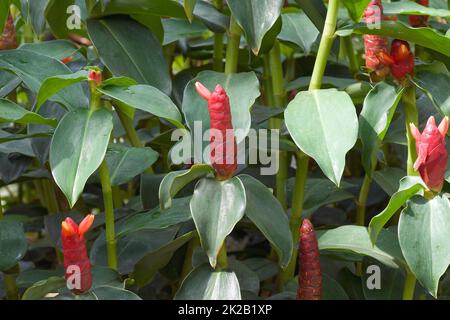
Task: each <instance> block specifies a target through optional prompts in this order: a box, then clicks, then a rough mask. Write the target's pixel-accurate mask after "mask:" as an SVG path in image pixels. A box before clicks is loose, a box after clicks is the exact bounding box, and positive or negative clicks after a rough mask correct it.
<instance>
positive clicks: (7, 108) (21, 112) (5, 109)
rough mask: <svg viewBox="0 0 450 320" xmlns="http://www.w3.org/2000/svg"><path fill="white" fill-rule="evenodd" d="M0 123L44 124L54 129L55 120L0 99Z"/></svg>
mask: <svg viewBox="0 0 450 320" xmlns="http://www.w3.org/2000/svg"><path fill="white" fill-rule="evenodd" d="M0 122H15V123H21V124H29V123H35V124H45V125H49V126H52V127H56V125H57V121H56V119H47V118H44V117H42V116H41V115H40V114H37V113H34V112H31V111H28V110H27V109H24V108H22V107H21V106H19V105H18V104H15V103H14V102H12V101H9V100H6V99H0Z"/></svg>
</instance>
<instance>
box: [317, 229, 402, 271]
mask: <svg viewBox="0 0 450 320" xmlns="http://www.w3.org/2000/svg"><path fill="white" fill-rule="evenodd" d="M317 238H318V241H319V250H322V251H337V252H349V253H356V254H359V255H365V256H369V257H372V258H374V259H377V260H378V261H380V262H381V263H383V264H385V265H387V266H390V267H392V268H397V267H398V266H404V265H405V261H404V259H403V256H402V252H401V250H400V246H399V244H398V240H397V236H396V234H395V233H394V232H391V231H388V230H382V231H381V233H380V235H379V238H378V242H377V244H376V245H375V246H374V245H372V242H371V241H370V238H369V233H368V232H367V228H365V227H361V226H352V225H348V226H342V227H338V228H336V229H331V230H326V231H321V230H319V231H317Z"/></svg>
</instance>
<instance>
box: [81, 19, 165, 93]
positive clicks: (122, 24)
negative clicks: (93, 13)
mask: <svg viewBox="0 0 450 320" xmlns="http://www.w3.org/2000/svg"><path fill="white" fill-rule="evenodd" d="M87 26H88V31H89V35H90V37H91V39H92V42H93V43H94V46H95V47H96V48H97V50H98V52H99V54H100V57H101V59H102V61H103V62H104V63H105V65H106V66H107V67H108V69H110V70H111V72H112V73H113V74H114V76H127V77H130V78H132V79H134V80H136V81H137V82H138V83H141V84H148V85H151V86H154V87H156V88H158V89H159V90H161V91H162V92H164V93H165V94H170V93H171V91H172V83H171V79H170V76H169V67H168V66H167V62H166V60H165V59H164V56H163V52H162V47H161V44H160V43H159V41H158V39H157V38H156V37H155V36H154V35H153V33H152V32H151V31H150V30H149V29H147V28H145V27H144V26H143V25H141V24H139V23H138V22H136V21H134V20H132V19H130V18H126V17H124V16H118V17H109V18H104V19H101V20H92V19H89V20H88V21H87Z"/></svg>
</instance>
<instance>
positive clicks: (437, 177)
mask: <svg viewBox="0 0 450 320" xmlns="http://www.w3.org/2000/svg"><path fill="white" fill-rule="evenodd" d="M411 131H412V135H413V136H414V139H416V150H417V160H416V162H415V163H414V169H415V170H418V171H419V172H420V176H421V177H422V180H423V181H424V182H425V184H426V185H427V186H428V187H429V188H430V190H433V191H435V192H439V191H440V190H441V189H442V186H443V184H444V177H445V169H446V168H447V159H448V154H447V149H446V148H445V135H446V134H447V131H448V118H447V117H445V118H444V119H443V120H442V121H441V123H440V124H439V127H436V121H435V120H434V117H433V116H431V117H430V118H429V119H428V121H427V125H426V127H425V129H424V130H423V132H422V133H420V131H419V129H417V128H416V126H415V125H414V124H412V123H411Z"/></svg>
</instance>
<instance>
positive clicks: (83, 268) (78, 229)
mask: <svg viewBox="0 0 450 320" xmlns="http://www.w3.org/2000/svg"><path fill="white" fill-rule="evenodd" d="M93 222H94V215H92V214H89V215H87V216H86V217H85V218H84V219H83V221H81V223H80V225H77V224H76V223H75V221H73V220H72V219H71V218H66V219H65V220H64V221H63V222H62V224H61V238H62V248H63V255H64V269H65V270H66V272H65V277H66V280H68V282H70V285H71V286H72V290H73V292H74V293H77V294H79V293H83V292H86V291H88V290H89V289H90V288H91V285H92V274H91V262H90V261H89V257H88V255H87V249H86V240H85V239H84V234H85V233H86V232H87V231H88V230H89V228H90V227H91V225H92V223H93ZM77 272H79V273H77ZM78 275H79V278H77V277H78Z"/></svg>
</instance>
